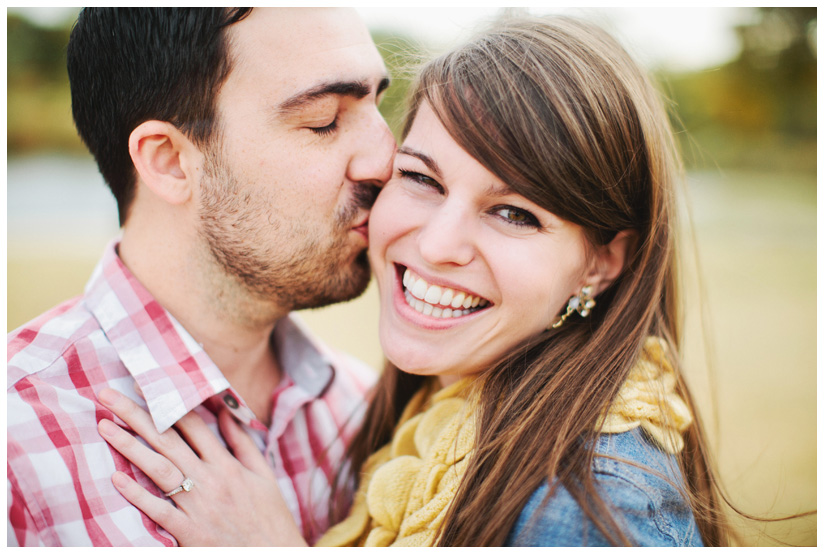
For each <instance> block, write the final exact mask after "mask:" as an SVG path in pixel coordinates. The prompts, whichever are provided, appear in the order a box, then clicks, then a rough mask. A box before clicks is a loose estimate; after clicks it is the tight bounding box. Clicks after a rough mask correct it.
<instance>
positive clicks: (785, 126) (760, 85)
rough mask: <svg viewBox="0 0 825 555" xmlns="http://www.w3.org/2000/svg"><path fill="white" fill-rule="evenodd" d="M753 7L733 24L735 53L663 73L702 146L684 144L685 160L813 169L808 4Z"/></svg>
mask: <svg viewBox="0 0 825 555" xmlns="http://www.w3.org/2000/svg"><path fill="white" fill-rule="evenodd" d="M757 13H758V14H759V17H758V18H757V19H756V20H755V21H754V22H751V23H748V24H745V25H740V26H738V27H737V28H736V32H737V35H738V37H739V42H740V45H741V51H740V54H739V56H738V57H737V59H735V60H733V61H732V62H730V63H728V64H726V65H724V66H721V67H719V68H715V69H713V70H709V71H702V72H697V73H691V74H684V75H670V76H665V79H666V80H667V81H668V83H669V88H670V94H671V97H672V98H673V100H674V101H675V103H676V111H677V113H678V118H679V119H680V121H681V125H683V126H684V128H685V129H686V131H688V134H687V135H688V136H689V137H690V138H692V139H693V140H695V141H696V142H697V143H698V144H699V145H700V150H701V151H702V154H700V155H698V156H695V155H694V156H691V154H690V153H691V152H692V151H691V148H690V147H691V146H692V145H686V147H687V148H686V151H687V153H688V156H687V157H686V158H687V161H688V163H689V164H693V165H704V164H707V163H711V164H720V165H725V166H750V167H756V168H765V167H767V166H773V167H777V168H780V167H781V168H784V169H794V170H799V169H802V170H806V171H815V170H816V50H815V48H816V47H815V42H812V40H811V37H812V36H814V37H815V30H816V8H780V7H776V8H760V9H759V11H758V12H757ZM812 33H813V35H812ZM708 158H709V159H708Z"/></svg>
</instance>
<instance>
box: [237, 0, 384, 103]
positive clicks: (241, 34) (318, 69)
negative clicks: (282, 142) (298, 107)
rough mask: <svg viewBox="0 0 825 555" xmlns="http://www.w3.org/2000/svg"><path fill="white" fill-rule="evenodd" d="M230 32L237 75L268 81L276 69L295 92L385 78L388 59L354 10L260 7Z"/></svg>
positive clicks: (283, 82) (282, 79)
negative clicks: (319, 85)
mask: <svg viewBox="0 0 825 555" xmlns="http://www.w3.org/2000/svg"><path fill="white" fill-rule="evenodd" d="M256 12H257V13H256ZM256 17H257V19H256ZM229 31H230V34H229V45H230V46H229V48H230V52H229V54H230V59H231V60H232V61H231V64H232V72H233V73H235V72H240V73H245V74H247V75H246V78H247V79H266V76H267V75H271V74H272V72H273V71H275V72H277V73H278V75H279V80H280V81H281V83H282V84H283V85H286V88H289V89H292V93H295V92H298V91H300V90H303V89H304V88H306V87H309V86H312V85H314V84H317V83H320V82H326V81H361V82H366V81H370V82H371V81H380V80H381V79H383V78H384V77H386V69H385V67H384V63H383V60H382V59H381V56H380V54H378V50H377V49H376V47H375V44H374V43H373V42H372V38H371V37H370V35H369V32H368V31H367V29H366V26H365V25H364V23H363V22H362V21H361V19H360V18H359V17H358V15H357V13H356V12H355V11H354V10H352V11H350V10H341V9H331V8H299V9H295V8H261V9H259V8H256V9H254V10H252V13H251V14H250V16H249V18H247V19H244V20H242V21H240V22H238V23H236V24H235V25H233V26H232V27H231V28H230V29H229Z"/></svg>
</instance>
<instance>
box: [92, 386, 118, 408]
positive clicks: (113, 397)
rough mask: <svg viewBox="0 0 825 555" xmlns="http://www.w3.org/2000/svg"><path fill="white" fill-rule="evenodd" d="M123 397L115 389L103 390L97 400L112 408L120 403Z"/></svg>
mask: <svg viewBox="0 0 825 555" xmlns="http://www.w3.org/2000/svg"><path fill="white" fill-rule="evenodd" d="M120 397H121V395H120V393H118V392H117V391H115V390H114V389H109V388H106V389H103V390H101V391H100V393H98V394H97V398H98V399H100V402H101V403H103V404H104V405H106V406H112V405H114V404H115V403H117V402H118V400H119V399H120Z"/></svg>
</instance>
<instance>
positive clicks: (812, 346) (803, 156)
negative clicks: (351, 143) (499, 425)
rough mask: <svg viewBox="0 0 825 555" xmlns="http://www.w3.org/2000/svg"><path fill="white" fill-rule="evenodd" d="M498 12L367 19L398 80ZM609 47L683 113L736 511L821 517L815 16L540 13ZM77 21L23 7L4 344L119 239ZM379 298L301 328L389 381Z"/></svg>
mask: <svg viewBox="0 0 825 555" xmlns="http://www.w3.org/2000/svg"><path fill="white" fill-rule="evenodd" d="M506 11H512V10H509V9H508V10H505V9H499V8H472V9H432V8H428V9H406V8H404V9H401V8H387V9H359V12H360V13H361V14H362V16H363V17H364V19H365V20H366V22H367V24H368V25H369V27H370V29H371V31H372V33H373V36H374V38H375V40H376V42H377V43H378V44H379V49H380V50H381V52H382V54H383V55H384V56H385V60H386V62H387V65H388V67H389V68H390V71H391V72H392V73H393V74H394V80H393V85H392V87H391V88H390V90H389V92H388V94H387V96H386V99H385V100H384V101H383V104H382V106H381V108H382V111H383V112H384V114H385V116H386V117H387V119H388V121H389V122H390V124H391V125H392V126H393V128H394V129H395V130H397V129H398V128H399V122H400V119H401V117H402V115H403V110H404V106H403V97H404V92H405V90H406V87H407V85H408V83H409V69H408V68H409V66H410V62H411V61H414V60H416V59H420V58H426V57H428V56H431V55H433V54H437V53H439V52H441V51H443V50H445V49H448V48H449V47H450V46H451V45H454V44H458V43H460V42H461V41H462V40H463V39H465V38H466V37H467V36H468V35H469V34H471V33H472V32H473V30H475V29H477V28H478V26H479V25H484V24H485V23H486V22H488V21H490V20H493V19H495V18H496V17H499V16H501V15H502V13H503V12H506ZM530 11H531V12H532V13H536V14H544V13H565V14H567V15H573V16H578V17H583V18H586V19H590V20H593V21H595V22H597V23H599V24H601V25H602V26H603V27H605V28H607V29H608V30H610V31H611V32H612V33H613V34H614V35H615V36H616V37H617V38H619V40H620V41H622V43H623V44H625V46H626V47H627V48H628V50H630V52H631V53H632V54H633V55H634V56H635V57H636V58H637V60H639V61H640V63H642V65H644V66H645V67H646V68H647V69H648V70H649V71H650V72H651V73H652V74H653V76H654V77H655V79H656V81H657V82H658V84H659V85H660V88H661V90H662V91H663V93H664V94H665V96H666V97H667V98H669V99H670V105H671V108H672V112H673V124H674V128H675V130H676V132H677V135H678V138H679V141H680V143H681V147H682V151H683V156H684V158H685V162H686V166H687V170H688V175H687V183H686V187H685V190H684V198H683V199H682V207H683V209H684V214H685V216H686V218H685V225H684V229H683V231H684V234H683V235H684V246H683V249H682V253H683V254H684V269H685V280H684V281H685V285H684V288H685V293H686V296H687V300H686V307H685V308H686V317H687V322H686V352H685V359H686V367H687V373H688V379H689V381H690V383H691V386H692V388H693V389H694V392H695V395H696V396H697V398H698V400H699V403H700V406H701V410H702V418H703V420H704V421H705V423H706V426H707V428H708V429H709V432H710V435H711V438H712V440H713V445H714V447H715V449H716V457H717V462H718V465H719V467H720V469H721V474H722V478H723V482H724V485H725V486H726V488H727V492H728V494H729V497H730V499H731V500H732V501H733V502H734V504H735V505H736V507H737V508H738V509H741V510H743V511H745V512H748V513H750V514H752V515H755V516H758V517H782V516H786V515H790V514H795V513H799V512H804V511H809V510H813V509H815V508H816V499H817V496H816V492H817V481H816V478H817V474H816V454H817V451H816V444H817V443H816V413H817V411H816V401H817V381H816V323H817V321H816V8H695V9H672V8H646V9H576V10H561V9H553V10H551V9H537V8H531V9H530ZM77 12H78V9H77V8H8V11H7V27H8V29H7V33H8V34H7V36H8V60H7V63H8V100H7V102H8V104H7V107H8V113H7V116H8V119H7V121H8V127H7V141H8V143H7V144H8V161H7V178H8V181H7V182H8V188H7V217H8V218H7V221H8V234H7V287H8V289H7V310H8V312H7V331H10V330H12V329H14V328H16V327H18V326H20V325H21V324H23V323H25V322H26V321H27V320H29V319H31V318H33V317H34V316H37V315H38V314H40V313H41V312H43V311H45V310H46V309H48V308H50V307H52V306H54V305H55V304H57V303H58V302H60V301H62V300H64V299H67V298H69V297H71V296H75V295H78V294H80V293H81V292H82V290H83V287H84V284H85V282H86V280H87V278H88V276H89V273H90V271H91V270H92V268H93V267H94V265H95V263H96V261H97V259H98V257H99V255H100V254H101V252H102V250H103V248H104V246H105V245H106V243H107V242H108V240H109V239H110V238H111V237H113V236H115V235H116V234H117V233H118V226H117V217H116V208H115V203H114V200H113V199H112V197H111V195H110V194H109V192H108V189H107V188H106V186H105V184H104V183H103V181H102V179H101V178H100V175H99V173H98V172H97V168H96V166H95V164H94V161H93V160H92V158H91V156H90V155H89V154H88V153H87V151H86V150H85V148H84V147H83V145H82V144H81V142H80V141H79V139H78V138H77V135H76V133H75V130H74V126H73V123H72V118H71V111H70V98H69V86H68V81H67V77H66V70H65V47H66V42H67V40H68V36H69V31H70V28H71V24H72V22H73V21H74V18H75V17H76V15H77ZM377 314H378V308H377V295H376V292H375V290H374V289H373V287H372V286H371V287H370V289H369V290H368V292H367V294H366V295H364V296H363V297H362V298H360V299H358V300H356V301H352V302H350V303H345V304H341V305H336V306H334V307H329V308H326V309H321V310H314V311H305V312H304V313H303V317H304V319H305V321H306V322H307V323H308V324H309V325H310V326H311V327H312V328H313V329H314V330H315V331H316V332H317V333H318V334H319V335H320V336H322V337H323V338H324V339H326V340H327V341H328V342H330V343H331V344H333V345H335V346H337V347H339V348H341V349H345V350H347V351H349V352H351V353H353V354H355V355H357V356H360V357H361V358H362V359H364V360H366V361H367V362H368V363H370V364H371V365H373V366H374V367H375V368H376V369H379V368H380V367H381V364H382V356H381V352H380V347H379V345H378V340H377V337H378V334H377ZM737 523H741V529H742V532H743V534H744V536H745V538H746V542H747V543H748V544H751V545H781V544H783V543H786V542H787V543H790V544H794V545H816V541H817V536H816V516H811V517H805V518H802V519H794V520H791V521H787V522H779V523H759V522H753V521H744V520H737Z"/></svg>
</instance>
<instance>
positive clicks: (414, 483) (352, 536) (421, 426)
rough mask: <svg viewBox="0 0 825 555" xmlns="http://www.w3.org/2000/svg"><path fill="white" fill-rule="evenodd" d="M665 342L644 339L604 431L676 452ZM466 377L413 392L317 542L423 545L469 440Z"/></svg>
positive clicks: (684, 421) (430, 539) (678, 414)
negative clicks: (636, 431)
mask: <svg viewBox="0 0 825 555" xmlns="http://www.w3.org/2000/svg"><path fill="white" fill-rule="evenodd" d="M666 349H667V344H666V343H665V342H664V341H662V340H661V339H658V338H653V337H650V338H648V339H647V341H646V342H645V346H644V350H643V353H642V356H641V358H640V360H639V361H638V362H637V363H636V364H635V365H634V367H633V368H632V369H631V371H630V374H629V376H628V378H627V381H626V382H625V383H624V384H623V385H622V388H621V390H620V391H619V394H618V396H617V398H616V400H615V401H614V402H613V404H612V405H611V406H610V407H609V409H608V410H607V411H605V414H603V415H602V417H601V418H600V419H599V422H598V425H597V426H601V432H603V433H621V432H626V431H629V430H632V429H633V428H636V427H638V426H641V427H642V428H643V429H644V430H645V431H646V432H647V433H648V434H649V436H650V437H651V438H652V439H653V440H654V441H655V442H656V443H657V444H658V445H659V446H660V447H661V448H662V449H663V450H664V451H666V452H668V453H678V452H679V451H681V449H682V447H683V445H684V443H683V440H682V436H681V432H682V431H684V430H685V429H686V428H687V427H688V426H689V425H690V422H691V416H690V411H689V410H688V407H687V405H686V404H685V402H684V401H683V400H682V398H681V397H679V395H678V394H677V393H676V392H675V385H676V376H675V374H674V371H673V368H672V367H671V366H670V364H669V363H668V362H667V358H666V356H665V354H666ZM470 383H471V380H470V379H464V380H461V381H459V382H457V383H455V384H452V385H450V386H448V387H445V388H443V389H441V390H439V391H436V389H437V384H436V382H435V381H432V382H430V383H429V384H428V385H427V386H425V387H423V388H422V389H421V390H419V391H418V392H417V393H416V394H415V395H414V396H413V398H412V400H411V401H410V402H409V403H408V405H407V407H406V408H405V409H404V412H403V414H402V415H401V419H400V421H399V425H398V428H397V429H396V431H395V434H394V435H393V439H392V442H391V443H390V444H388V445H385V446H384V447H383V448H381V449H379V450H378V451H376V452H375V453H373V454H372V456H371V457H370V458H369V459H367V462H366V463H365V464H364V468H363V475H362V477H361V485H360V487H359V489H358V492H357V493H356V495H355V500H354V502H353V507H352V509H351V511H350V514H349V516H348V517H347V518H346V519H345V520H343V521H342V522H340V523H339V524H337V525H336V526H334V527H332V528H330V529H329V530H328V531H327V533H326V534H324V536H323V537H322V538H321V539H320V540H319V541H318V544H317V545H319V546H366V547H378V546H390V545H392V546H428V545H433V544H434V543H435V541H436V539H437V537H436V534H437V531H438V528H439V526H440V524H441V522H442V521H443V520H444V517H445V515H446V514H447V509H448V508H449V505H450V501H452V499H453V498H454V497H455V494H456V491H457V489H458V485H459V482H460V481H461V477H462V475H463V474H464V470H465V469H466V467H467V463H468V460H469V456H470V454H471V452H472V450H473V443H474V441H475V418H474V408H475V403H474V402H473V401H472V400H468V396H469V395H470V393H469V392H470V391H471V388H469V387H467V386H468V385H469V384H470Z"/></svg>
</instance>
